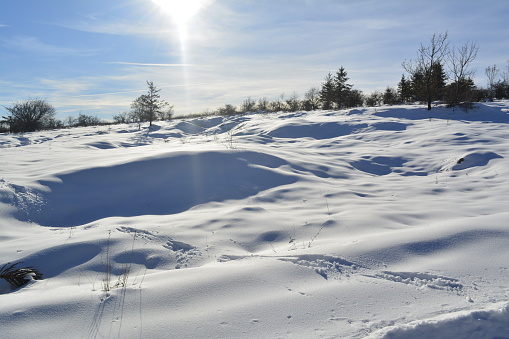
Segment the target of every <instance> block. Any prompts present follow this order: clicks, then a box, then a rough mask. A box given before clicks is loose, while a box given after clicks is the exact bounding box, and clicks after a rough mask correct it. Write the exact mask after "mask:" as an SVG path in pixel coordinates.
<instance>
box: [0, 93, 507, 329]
mask: <svg viewBox="0 0 509 339" xmlns="http://www.w3.org/2000/svg"><path fill="white" fill-rule="evenodd" d="M508 123H509V102H507V101H503V102H495V103H486V104H484V103H483V104H478V106H477V109H476V110H474V111H469V112H463V111H461V110H456V111H453V110H450V109H446V108H441V107H437V108H435V109H434V110H432V111H431V112H430V111H426V110H424V109H423V107H421V106H394V107H377V108H363V109H354V110H345V111H317V112H297V113H278V114H250V115H238V116H232V117H204V118H197V119H186V120H174V121H171V122H164V123H163V122H159V123H157V124H156V126H152V128H150V129H149V128H148V126H142V127H141V129H139V128H138V126H137V125H135V124H132V125H117V126H111V127H90V128H76V129H69V130H55V131H43V132H36V133H27V134H23V135H17V134H11V135H9V134H1V135H0V164H1V167H0V240H1V244H2V246H1V247H0V259H1V260H0V268H1V266H3V265H4V264H7V263H9V262H10V263H17V262H23V263H22V264H20V267H23V266H33V267H35V268H37V269H38V270H39V271H40V272H41V273H42V274H43V279H42V280H33V281H30V282H29V283H28V284H27V285H25V286H24V287H21V288H18V289H13V288H12V287H11V286H10V285H9V284H8V283H7V282H6V281H5V280H0V322H1V324H2V326H1V330H0V337H5V338H26V337H34V338H70V337H72V338H74V337H76V338H364V337H369V338H430V337H434V338H452V337H454V338H509V334H508V333H509V306H508V305H509V262H508V260H507V258H508V255H509V210H508V206H509V185H507V180H508V177H509V138H508V135H507V127H508Z"/></svg>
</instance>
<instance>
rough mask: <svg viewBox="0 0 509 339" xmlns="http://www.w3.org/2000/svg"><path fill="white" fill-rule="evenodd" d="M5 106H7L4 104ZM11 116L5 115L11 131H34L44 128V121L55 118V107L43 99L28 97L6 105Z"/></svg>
mask: <svg viewBox="0 0 509 339" xmlns="http://www.w3.org/2000/svg"><path fill="white" fill-rule="evenodd" d="M4 107H5V106H4ZM5 109H6V110H7V111H9V113H10V116H7V117H4V118H5V121H6V123H7V124H9V125H10V131H11V132H33V131H36V130H38V129H41V128H43V127H44V126H43V122H44V121H49V120H53V119H54V117H55V113H56V110H55V108H54V107H53V106H52V105H50V104H48V103H47V102H46V101H45V100H43V99H28V100H25V101H21V102H16V103H13V104H12V106H11V107H5Z"/></svg>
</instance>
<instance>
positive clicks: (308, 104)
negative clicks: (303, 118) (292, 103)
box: [304, 87, 320, 111]
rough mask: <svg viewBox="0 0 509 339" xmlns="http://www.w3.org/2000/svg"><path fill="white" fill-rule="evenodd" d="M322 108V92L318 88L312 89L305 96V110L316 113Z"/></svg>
mask: <svg viewBox="0 0 509 339" xmlns="http://www.w3.org/2000/svg"><path fill="white" fill-rule="evenodd" d="M318 108H320V90H319V89H318V88H316V87H311V88H310V89H309V90H308V91H307V92H306V93H305V94H304V109H305V110H306V111H314V110H316V109H318Z"/></svg>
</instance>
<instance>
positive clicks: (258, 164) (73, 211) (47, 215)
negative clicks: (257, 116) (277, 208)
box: [17, 151, 296, 227]
mask: <svg viewBox="0 0 509 339" xmlns="http://www.w3.org/2000/svg"><path fill="white" fill-rule="evenodd" d="M284 164H286V161H285V160H283V159H280V158H278V157H275V156H272V155H269V154H264V153H259V152H249V151H238V152H228V151H210V152H196V153H172V154H170V155H166V156H162V157H158V158H149V159H144V160H139V161H133V162H128V163H124V164H120V165H114V166H109V167H96V168H90V169H86V170H82V171H77V172H72V173H66V174H61V175H58V176H57V180H53V181H46V182H45V181H43V182H41V183H42V184H43V185H45V186H46V187H47V190H45V191H42V190H41V191H35V190H30V191H29V193H24V192H27V191H28V190H27V189H25V190H23V189H21V188H20V189H18V192H17V193H18V195H17V196H18V199H20V200H21V201H23V203H22V204H21V205H22V206H23V208H22V209H21V210H20V211H19V213H18V215H17V217H18V218H19V219H20V220H30V221H32V222H36V223H38V224H40V225H44V226H58V227H67V226H77V225H83V224H87V223H90V222H93V221H96V220H99V219H103V218H108V217H115V216H121V217H132V216H140V215H168V214H176V213H180V212H183V211H186V210H188V209H190V208H193V207H195V206H197V205H200V204H205V203H208V202H212V201H215V202H222V201H225V200H232V199H244V198H246V197H249V196H253V195H256V194H257V193H258V192H260V191H264V190H268V189H271V188H274V187H278V186H282V185H288V184H291V183H293V182H295V181H296V178H295V177H294V176H292V175H291V174H286V173H282V172H279V171H277V170H276V169H277V167H279V166H282V165H284ZM23 194H25V195H23ZM34 196H35V197H34ZM23 197H25V198H23Z"/></svg>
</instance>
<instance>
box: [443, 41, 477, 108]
mask: <svg viewBox="0 0 509 339" xmlns="http://www.w3.org/2000/svg"><path fill="white" fill-rule="evenodd" d="M478 50H479V47H478V46H477V44H476V43H471V42H467V43H466V44H465V45H463V46H462V47H460V48H453V49H451V51H450V53H449V68H450V71H451V74H452V77H453V83H452V84H450V85H449V89H450V91H449V92H450V93H449V95H448V100H447V101H448V105H449V106H456V105H459V104H460V103H461V102H466V101H470V97H471V95H470V93H471V92H472V87H473V80H472V77H473V76H474V73H475V71H474V70H471V69H469V66H470V64H471V63H472V62H473V61H474V60H475V58H476V57H477V51H478Z"/></svg>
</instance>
